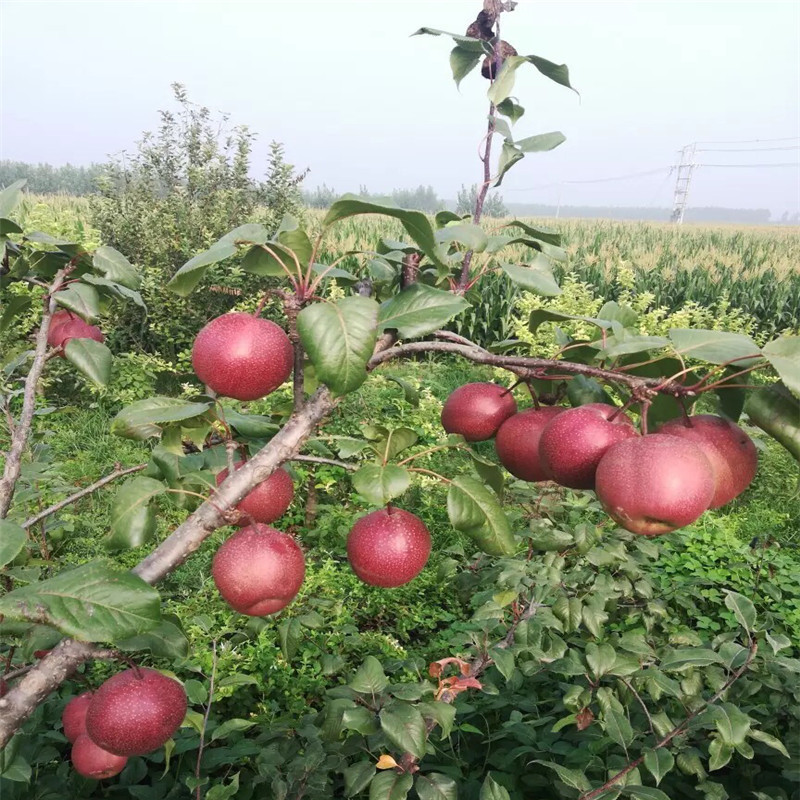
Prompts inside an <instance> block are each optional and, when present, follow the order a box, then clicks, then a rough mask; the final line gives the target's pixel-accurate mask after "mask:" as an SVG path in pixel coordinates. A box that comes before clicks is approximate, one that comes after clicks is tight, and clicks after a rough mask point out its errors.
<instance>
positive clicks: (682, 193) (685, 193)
mask: <svg viewBox="0 0 800 800" xmlns="http://www.w3.org/2000/svg"><path fill="white" fill-rule="evenodd" d="M696 148H697V142H692V144H687V145H685V146H684V147H682V148H681V150H680V154H681V161H680V164H678V167H677V173H678V175H677V177H676V179H675V195H674V197H673V200H672V217H671V221H672V222H674V223H675V224H676V225H681V224H682V223H683V215H684V212H685V211H686V204H687V202H688V200H689V185H690V184H691V182H692V175H693V174H694V171H695V169H696V168H697V164H695V161H694V156H695V149H696Z"/></svg>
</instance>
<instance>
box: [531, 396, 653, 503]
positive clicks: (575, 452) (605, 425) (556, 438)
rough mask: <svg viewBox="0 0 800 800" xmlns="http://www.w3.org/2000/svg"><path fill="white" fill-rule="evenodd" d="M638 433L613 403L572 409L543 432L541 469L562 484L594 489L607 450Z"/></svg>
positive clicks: (540, 448)
mask: <svg viewBox="0 0 800 800" xmlns="http://www.w3.org/2000/svg"><path fill="white" fill-rule="evenodd" d="M638 435H639V434H638V433H637V431H636V429H635V428H634V427H633V422H632V420H631V418H630V417H629V416H627V414H624V413H622V412H621V411H620V410H619V409H618V408H615V407H614V406H609V405H606V404H605V403H588V404H587V405H585V406H578V407H577V408H570V409H568V410H567V411H565V412H564V413H563V414H559V415H558V416H557V417H556V418H555V419H553V420H551V421H550V422H548V423H547V425H546V427H545V429H544V430H543V431H542V435H541V439H540V440H539V457H540V459H541V464H542V468H543V469H544V471H545V474H547V475H550V476H551V477H552V479H553V480H554V481H556V482H557V483H560V484H561V485H562V486H569V487H570V488H572V489H593V488H594V474H595V471H596V470H597V465H598V464H599V463H600V459H601V458H602V457H603V455H604V454H605V452H606V451H607V450H608V449H609V448H610V447H611V446H612V445H614V444H616V443H617V442H621V441H623V440H625V439H631V438H633V437H634V436H638Z"/></svg>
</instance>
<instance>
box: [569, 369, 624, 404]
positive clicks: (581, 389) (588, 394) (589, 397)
mask: <svg viewBox="0 0 800 800" xmlns="http://www.w3.org/2000/svg"><path fill="white" fill-rule="evenodd" d="M567 399H568V400H569V402H570V403H571V404H572V405H573V406H576V407H577V406H583V405H586V404H587V403H606V404H607V405H610V406H613V405H614V401H613V400H612V399H611V396H610V395H609V394H608V392H606V390H605V389H604V388H603V386H602V384H600V383H598V382H597V381H596V380H595V379H594V378H587V377H586V376H585V375H576V376H575V377H574V378H572V379H571V380H570V381H569V382H568V383H567Z"/></svg>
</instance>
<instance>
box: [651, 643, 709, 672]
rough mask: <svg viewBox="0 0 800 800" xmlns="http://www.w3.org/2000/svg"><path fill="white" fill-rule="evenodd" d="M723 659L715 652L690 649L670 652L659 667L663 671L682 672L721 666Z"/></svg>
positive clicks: (700, 648)
mask: <svg viewBox="0 0 800 800" xmlns="http://www.w3.org/2000/svg"><path fill="white" fill-rule="evenodd" d="M721 663H723V660H722V658H721V657H720V656H719V654H718V653H715V652H714V651H713V650H707V649H704V648H702V647H689V648H682V649H680V650H668V651H667V652H666V654H665V655H664V656H663V657H662V659H661V663H660V664H659V667H660V668H661V669H662V670H670V669H674V670H681V669H687V668H688V667H707V666H709V665H710V664H721Z"/></svg>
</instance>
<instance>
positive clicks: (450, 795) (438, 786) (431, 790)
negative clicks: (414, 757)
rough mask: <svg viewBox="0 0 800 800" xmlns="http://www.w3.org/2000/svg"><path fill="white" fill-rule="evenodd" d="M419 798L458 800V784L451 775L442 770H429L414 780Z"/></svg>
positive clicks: (420, 799) (421, 799) (427, 799)
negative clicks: (444, 773) (443, 772)
mask: <svg viewBox="0 0 800 800" xmlns="http://www.w3.org/2000/svg"><path fill="white" fill-rule="evenodd" d="M414 788H415V789H416V790H417V794H418V795H419V800H457V798H458V785H457V784H456V782H455V781H454V780H453V779H452V778H451V777H450V776H449V775H443V774H442V773H441V772H427V773H425V774H424V775H419V774H418V775H417V777H416V780H415V782H414Z"/></svg>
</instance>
